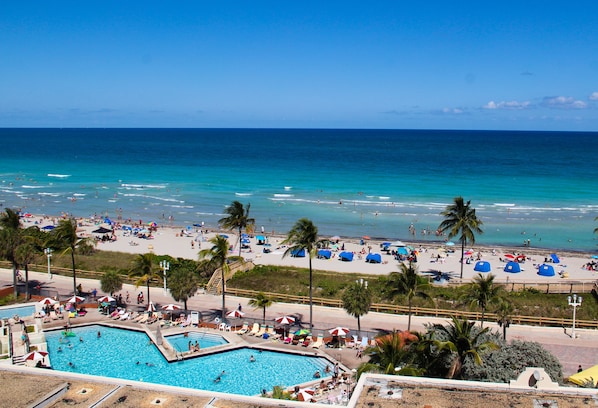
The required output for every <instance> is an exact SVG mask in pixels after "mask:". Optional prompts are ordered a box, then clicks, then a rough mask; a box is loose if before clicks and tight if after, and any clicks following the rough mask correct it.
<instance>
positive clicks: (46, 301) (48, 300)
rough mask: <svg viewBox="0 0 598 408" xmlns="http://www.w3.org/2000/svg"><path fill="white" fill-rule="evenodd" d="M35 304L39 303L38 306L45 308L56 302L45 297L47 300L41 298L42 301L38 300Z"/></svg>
mask: <svg viewBox="0 0 598 408" xmlns="http://www.w3.org/2000/svg"><path fill="white" fill-rule="evenodd" d="M37 303H39V304H40V305H44V306H47V305H53V304H56V301H55V300H54V299H52V298H49V297H47V298H43V299H42V300H40V301H39V302H37Z"/></svg>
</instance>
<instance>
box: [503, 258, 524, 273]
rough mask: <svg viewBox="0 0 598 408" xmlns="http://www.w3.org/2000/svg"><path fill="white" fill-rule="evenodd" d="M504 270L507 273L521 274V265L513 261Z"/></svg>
mask: <svg viewBox="0 0 598 408" xmlns="http://www.w3.org/2000/svg"><path fill="white" fill-rule="evenodd" d="M504 270H505V272H511V273H519V272H521V266H519V264H518V263H517V262H515V261H511V262H507V264H506V265H505V269H504Z"/></svg>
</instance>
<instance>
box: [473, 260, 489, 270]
mask: <svg viewBox="0 0 598 408" xmlns="http://www.w3.org/2000/svg"><path fill="white" fill-rule="evenodd" d="M473 270H474V271H476V272H490V271H491V270H492V266H491V265H490V262H488V261H477V262H476V264H475V266H474V267H473Z"/></svg>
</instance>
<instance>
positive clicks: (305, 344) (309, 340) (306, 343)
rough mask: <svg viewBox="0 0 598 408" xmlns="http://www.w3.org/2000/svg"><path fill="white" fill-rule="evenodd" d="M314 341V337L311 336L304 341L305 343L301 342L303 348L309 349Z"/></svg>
mask: <svg viewBox="0 0 598 408" xmlns="http://www.w3.org/2000/svg"><path fill="white" fill-rule="evenodd" d="M311 341H312V337H311V336H307V337H306V338H305V339H303V342H301V347H307V346H309V345H310V344H311Z"/></svg>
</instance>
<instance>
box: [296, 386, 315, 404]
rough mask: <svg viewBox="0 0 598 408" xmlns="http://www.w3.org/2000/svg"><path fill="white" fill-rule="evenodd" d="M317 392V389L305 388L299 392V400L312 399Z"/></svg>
mask: <svg viewBox="0 0 598 408" xmlns="http://www.w3.org/2000/svg"><path fill="white" fill-rule="evenodd" d="M315 393H316V391H315V390H313V389H311V388H303V389H301V390H299V391H298V392H297V400H298V401H305V402H307V401H311V399H312V398H313V397H314V394H315Z"/></svg>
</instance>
